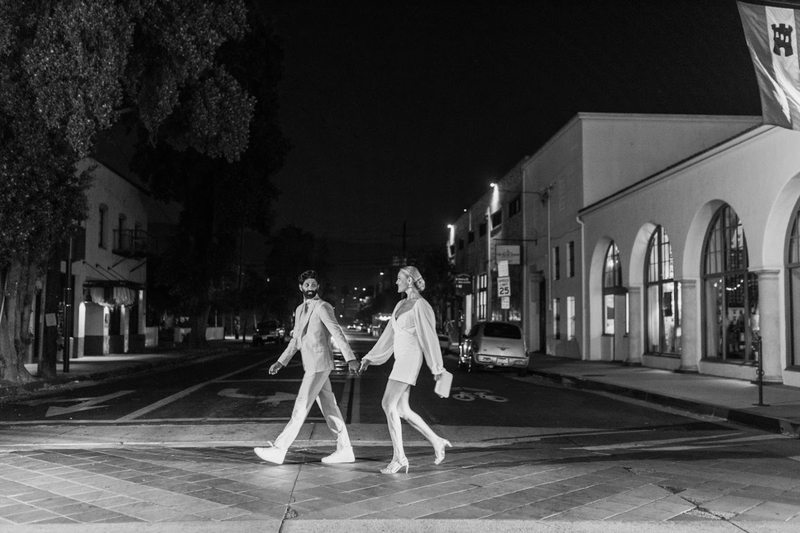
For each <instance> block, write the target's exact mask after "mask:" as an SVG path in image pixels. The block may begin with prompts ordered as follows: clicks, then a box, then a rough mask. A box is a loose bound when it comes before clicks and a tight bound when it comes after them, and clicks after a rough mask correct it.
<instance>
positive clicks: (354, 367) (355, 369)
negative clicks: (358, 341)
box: [347, 359, 361, 375]
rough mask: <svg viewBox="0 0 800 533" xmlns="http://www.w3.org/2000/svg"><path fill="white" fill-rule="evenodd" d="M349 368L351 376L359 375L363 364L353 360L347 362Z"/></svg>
mask: <svg viewBox="0 0 800 533" xmlns="http://www.w3.org/2000/svg"><path fill="white" fill-rule="evenodd" d="M347 368H348V370H349V371H350V373H351V374H355V375H358V374H359V370H360V369H361V363H359V362H358V359H352V360H350V361H348V362H347Z"/></svg>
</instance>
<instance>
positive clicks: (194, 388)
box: [117, 361, 264, 422]
mask: <svg viewBox="0 0 800 533" xmlns="http://www.w3.org/2000/svg"><path fill="white" fill-rule="evenodd" d="M263 364H264V361H259V362H258V363H255V364H252V365H250V366H246V367H244V368H240V369H238V370H235V371H233V372H231V373H229V374H225V375H224V376H220V377H218V378H214V379H211V380H208V381H206V382H204V383H198V384H197V385H193V386H191V387H189V388H188V389H185V390H182V391H180V392H176V393H175V394H173V395H172V396H167V397H166V398H164V399H162V400H159V401H157V402H156V403H153V404H150V405H148V406H147V407H142V408H141V409H139V410H138V411H134V412H133V413H130V414H128V415H125V416H123V417H121V418H118V419H117V421H118V422H130V421H131V420H135V419H137V418H139V417H140V416H142V415H146V414H147V413H150V412H153V411H155V410H156V409H160V408H162V407H164V406H165V405H169V404H171V403H172V402H174V401H176V400H180V399H181V398H183V397H185V396H188V395H190V394H191V393H193V392H195V391H198V390H200V389H202V388H203V387H205V386H206V385H209V384H211V383H217V382H219V381H222V380H224V379H227V378H229V377H231V376H235V375H236V374H239V373H241V372H245V371H247V370H250V369H251V368H255V367H257V366H261V365H263Z"/></svg>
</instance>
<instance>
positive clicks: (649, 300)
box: [645, 226, 681, 355]
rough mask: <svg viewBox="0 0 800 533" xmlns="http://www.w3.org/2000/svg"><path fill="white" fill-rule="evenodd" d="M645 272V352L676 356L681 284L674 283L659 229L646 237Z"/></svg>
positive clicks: (665, 241)
mask: <svg viewBox="0 0 800 533" xmlns="http://www.w3.org/2000/svg"><path fill="white" fill-rule="evenodd" d="M645 268H646V270H645V284H646V292H645V298H646V302H645V309H647V351H648V352H650V353H654V354H666V355H680V353H681V284H680V283H676V282H675V274H674V271H673V267H672V245H671V244H670V242H669V236H667V232H666V231H664V228H663V227H661V226H659V227H658V229H656V231H655V232H653V236H652V237H650V244H649V245H648V248H647V265H646V267H645Z"/></svg>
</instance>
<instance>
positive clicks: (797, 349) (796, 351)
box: [786, 206, 800, 366]
mask: <svg viewBox="0 0 800 533" xmlns="http://www.w3.org/2000/svg"><path fill="white" fill-rule="evenodd" d="M786 271H787V274H788V276H787V277H788V278H789V306H790V307H789V309H790V313H791V331H790V334H791V336H792V340H791V343H792V344H791V353H790V354H789V365H790V366H797V365H800V206H798V208H797V209H796V210H795V213H794V219H793V220H792V226H791V233H790V235H789V248H788V250H787V254H786Z"/></svg>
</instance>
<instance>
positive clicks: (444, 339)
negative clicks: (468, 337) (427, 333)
mask: <svg viewBox="0 0 800 533" xmlns="http://www.w3.org/2000/svg"><path fill="white" fill-rule="evenodd" d="M437 336H438V337H439V348H440V349H441V350H442V355H447V354H449V353H451V352H452V351H453V343H452V342H451V341H450V335H445V334H444V333H439V334H438V335H437Z"/></svg>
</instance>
